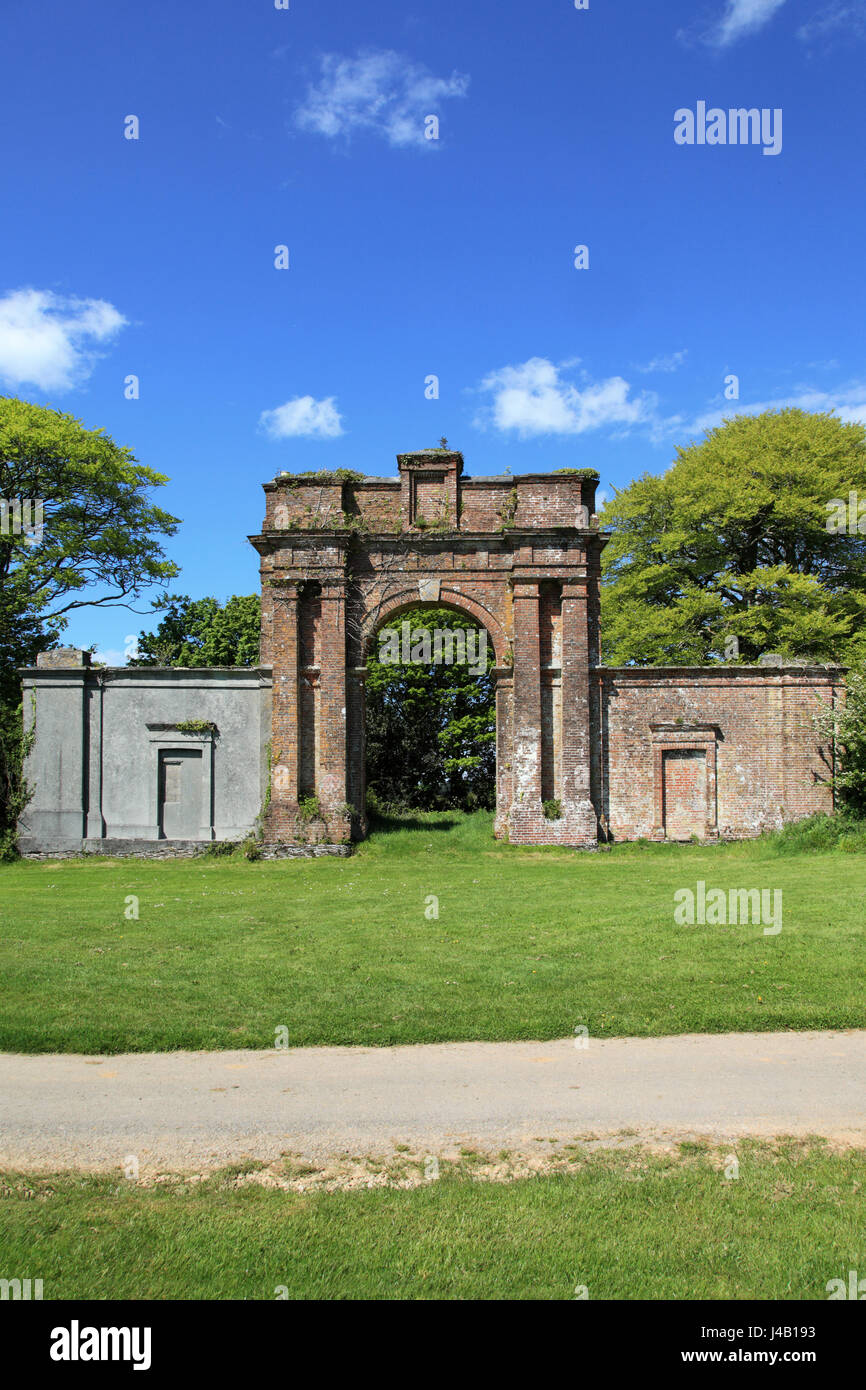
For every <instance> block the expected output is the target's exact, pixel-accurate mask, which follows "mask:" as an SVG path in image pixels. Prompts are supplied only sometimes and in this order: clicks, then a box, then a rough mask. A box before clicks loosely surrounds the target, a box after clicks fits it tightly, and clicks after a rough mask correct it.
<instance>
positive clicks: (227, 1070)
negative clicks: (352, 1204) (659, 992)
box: [0, 1031, 866, 1170]
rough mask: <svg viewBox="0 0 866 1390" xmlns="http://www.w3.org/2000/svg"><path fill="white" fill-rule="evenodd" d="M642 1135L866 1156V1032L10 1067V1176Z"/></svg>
mask: <svg viewBox="0 0 866 1390" xmlns="http://www.w3.org/2000/svg"><path fill="white" fill-rule="evenodd" d="M623 1131H632V1132H634V1134H635V1135H636V1136H637V1137H643V1138H647V1139H653V1140H669V1139H679V1138H687V1137H695V1136H700V1135H705V1136H707V1137H710V1138H715V1139H718V1140H720V1141H727V1140H728V1139H731V1140H733V1139H735V1138H737V1137H738V1136H742V1135H764V1136H770V1135H775V1134H799V1135H802V1134H821V1135H825V1136H826V1137H828V1138H831V1139H834V1140H838V1141H840V1142H853V1143H860V1144H864V1145H866V1031H847V1032H838V1033H738V1034H722V1035H711V1036H707V1035H702V1034H687V1035H683V1036H679V1037H671V1038H617V1039H610V1040H608V1041H600V1040H596V1039H590V1040H589V1045H588V1046H587V1047H586V1048H585V1049H581V1048H578V1047H576V1046H575V1041H574V1039H569V1038H567V1039H564V1040H559V1041H555V1042H540V1043H538V1042H517V1043H442V1044H436V1045H433V1046H426V1045H425V1046H416V1047H390V1048H367V1047H346V1048H342V1047H339V1048H338V1047H321V1048H304V1049H298V1050H296V1051H286V1052H170V1053H153V1054H144V1053H141V1054H128V1055H124V1056H119V1057H102V1058H97V1057H80V1056H17V1055H8V1054H7V1055H0V1164H3V1165H4V1166H7V1167H9V1166H20V1167H24V1168H33V1169H45V1168H57V1167H83V1168H116V1167H118V1166H119V1165H121V1164H122V1163H123V1161H124V1159H125V1157H126V1156H127V1155H129V1154H134V1155H135V1156H136V1157H137V1159H138V1162H139V1164H140V1166H141V1168H142V1170H156V1169H163V1170H168V1169H177V1170H182V1169H189V1168H197V1169H200V1168H209V1167H214V1166H218V1165H220V1164H225V1163H229V1162H235V1161H237V1160H239V1159H241V1158H243V1157H247V1156H249V1157H255V1158H261V1159H264V1160H272V1159H274V1158H277V1157H279V1155H280V1154H281V1153H284V1152H285V1153H293V1154H296V1155H299V1156H301V1157H305V1158H309V1159H312V1160H317V1161H321V1160H323V1159H330V1158H337V1157H341V1156H346V1155H373V1154H386V1153H389V1152H393V1150H394V1146H395V1145H398V1144H405V1145H408V1146H410V1147H411V1148H412V1149H413V1150H416V1151H418V1150H422V1151H427V1152H429V1153H431V1154H434V1153H435V1154H447V1153H453V1152H455V1151H456V1150H457V1149H458V1148H459V1147H460V1145H461V1144H474V1145H477V1146H480V1147H483V1148H485V1149H486V1150H488V1151H493V1150H494V1149H497V1148H509V1149H511V1150H512V1151H517V1152H521V1153H532V1152H539V1151H540V1148H541V1146H542V1145H548V1144H549V1142H550V1140H551V1139H556V1140H559V1141H564V1140H567V1141H572V1140H574V1139H575V1138H587V1137H589V1136H593V1137H596V1138H599V1139H602V1138H605V1137H613V1136H617V1135H620V1136H621V1135H622V1132H623Z"/></svg>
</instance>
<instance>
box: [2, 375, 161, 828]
mask: <svg viewBox="0 0 866 1390" xmlns="http://www.w3.org/2000/svg"><path fill="white" fill-rule="evenodd" d="M166 481H167V479H166V478H165V476H164V475H163V474H161V473H155V472H154V471H153V470H152V469H150V468H145V467H143V466H142V465H141V464H139V463H138V462H137V461H136V459H135V457H134V455H133V454H132V452H131V450H130V449H128V448H126V447H124V446H122V445H119V444H116V443H115V442H114V440H113V439H111V437H110V436H109V435H107V434H106V433H105V431H104V430H101V429H86V428H85V426H84V425H83V424H82V422H81V421H80V420H77V419H76V418H75V417H74V416H72V415H68V414H64V413H63V412H62V411H59V410H52V409H50V408H49V407H47V406H40V405H32V404H30V403H29V402H27V401H22V400H18V399H17V398H16V397H11V396H0V855H3V854H6V853H11V852H12V851H13V848H14V838H15V825H16V821H17V817H18V815H19V814H20V811H21V808H22V798H23V797H24V796H25V795H26V792H25V789H24V787H23V782H22V780H21V778H22V758H23V753H24V748H25V744H24V742H23V741H22V732H21V731H22V717H21V703H20V702H21V693H20V685H19V678H18V667H20V666H29V665H32V664H33V663H34V662H35V660H36V657H37V655H38V653H39V652H40V651H44V650H45V649H46V648H47V647H51V646H54V645H55V644H56V642H57V639H58V637H59V635H60V633H61V632H62V630H63V628H64V627H65V626H66V624H67V622H68V619H69V614H70V613H71V612H72V611H73V610H75V609H78V608H84V607H97V608H100V607H101V608H105V607H126V608H130V607H132V605H133V603H134V602H135V601H137V600H138V599H139V597H140V596H141V593H142V591H143V590H145V589H147V588H151V587H152V586H153V585H155V584H164V583H165V582H166V581H167V580H169V579H172V578H174V576H175V575H177V574H178V572H179V571H178V567H177V565H175V564H174V563H173V562H172V561H171V560H168V559H166V557H165V554H164V552H163V549H162V541H163V539H164V538H165V537H166V536H171V535H173V534H174V532H175V531H176V530H177V526H178V522H177V520H176V518H175V517H173V516H170V515H169V513H168V512H166V511H163V510H162V509H161V508H159V507H156V506H154V505H153V504H152V502H151V501H150V493H151V491H152V490H153V489H154V488H155V487H159V486H161V485H162V484H163V483H165V482H166Z"/></svg>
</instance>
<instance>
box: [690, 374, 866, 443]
mask: <svg viewBox="0 0 866 1390" xmlns="http://www.w3.org/2000/svg"><path fill="white" fill-rule="evenodd" d="M792 408H795V409H798V410H811V411H816V412H817V411H825V412H826V411H834V412H835V413H836V414H837V415H838V416H839V418H840V419H841V420H844V421H845V422H846V424H851V423H853V422H857V423H860V424H864V425H866V381H859V382H857V381H855V382H849V383H848V385H846V386H842V387H840V388H839V389H838V390H836V391H817V390H812V389H810V388H808V387H804V388H803V389H801V390H800V391H799V392H797V394H795V395H792V396H782V397H779V398H777V399H776V400H768V401H753V402H752V403H751V404H746V403H744V402H743V401H726V402H725V404H724V406H718V407H714V408H713V409H712V410H708V411H706V412H705V413H704V414H703V415H700V416H698V418H697V419H696V420H695V421H694V422H693V424H692V425H691V426H690V430H691V432H693V433H703V431H704V430H711V429H715V427H716V426H717V425H720V424H721V423H722V421H723V420H727V419H729V418H730V417H731V416H732V415H761V414H762V413H763V412H764V411H765V410H790V409H792Z"/></svg>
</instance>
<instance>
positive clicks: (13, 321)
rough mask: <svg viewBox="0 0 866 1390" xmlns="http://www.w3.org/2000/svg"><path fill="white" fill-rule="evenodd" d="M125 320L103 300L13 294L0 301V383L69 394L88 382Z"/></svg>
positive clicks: (32, 292)
mask: <svg viewBox="0 0 866 1390" xmlns="http://www.w3.org/2000/svg"><path fill="white" fill-rule="evenodd" d="M126 323H127V320H126V319H125V318H124V317H123V315H122V314H121V313H120V312H119V311H118V310H117V309H115V307H114V305H113V304H109V303H108V302H107V301H106V300H104V299H74V298H71V297H64V296H62V295H56V294H53V293H52V292H51V291H50V290H34V289H29V288H28V289H20V290H12V291H10V293H9V294H7V295H6V296H5V298H3V299H0V378H2V380H3V381H4V383H5V384H6V385H7V386H10V387H12V388H16V389H17V388H18V387H20V386H31V387H36V388H37V389H38V390H40V391H71V390H73V389H74V388H75V387H76V386H81V385H83V383H84V382H85V381H86V380H87V378H88V377H89V376H90V374H91V372H92V371H93V368H94V366H95V364H96V362H97V361H98V359H99V357H100V356H102V354H101V353H99V352H98V351H97V350H96V348H97V344H100V343H109V342H110V341H111V340H112V338H114V337H116V335H117V334H118V333H119V332H120V330H121V328H124V327H125V326H126Z"/></svg>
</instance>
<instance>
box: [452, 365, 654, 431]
mask: <svg viewBox="0 0 866 1390" xmlns="http://www.w3.org/2000/svg"><path fill="white" fill-rule="evenodd" d="M561 370H562V368H561V366H557V365H556V364H554V363H553V362H549V361H548V360H547V358H545V357H531V358H530V359H529V361H528V362H521V363H519V364H518V365H516V366H513V367H500V368H499V369H498V370H497V371H495V372H491V373H490V375H489V376H487V377H485V379H484V381H483V382H482V383H481V390H482V391H485V392H488V393H490V394H491V395H492V398H493V399H492V402H491V404H490V406H489V407H488V408H487V410H486V411H485V412H483V413H482V414H481V415H479V416H478V418H477V419H476V421H475V423H476V425H478V426H480V427H483V426H484V425H485V424H487V423H492V424H493V426H494V427H495V428H496V429H498V430H501V431H503V433H505V432H508V431H514V432H515V433H516V434H518V435H519V436H520V437H521V438H522V439H526V438H529V437H531V436H533V435H543V434H583V433H584V432H585V431H586V430H597V429H603V428H607V427H616V428H619V429H623V428H625V429H628V428H630V427H631V426H633V425H637V424H645V423H650V422H651V421H652V420H653V419H654V416H655V407H656V398H655V396H654V395H652V394H651V393H649V392H642V393H641V394H640V395H639V396H636V397H633V396H631V395H630V392H631V387H630V386H629V383H628V382H627V381H626V380H625V379H624V378H623V377H621V376H612V377H608V378H607V379H606V380H604V381H597V382H591V381H588V380H585V381H584V382H583V383H582V384H581V385H580V386H575V385H574V384H573V383H571V382H569V381H565V380H563V378H562V376H561Z"/></svg>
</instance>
